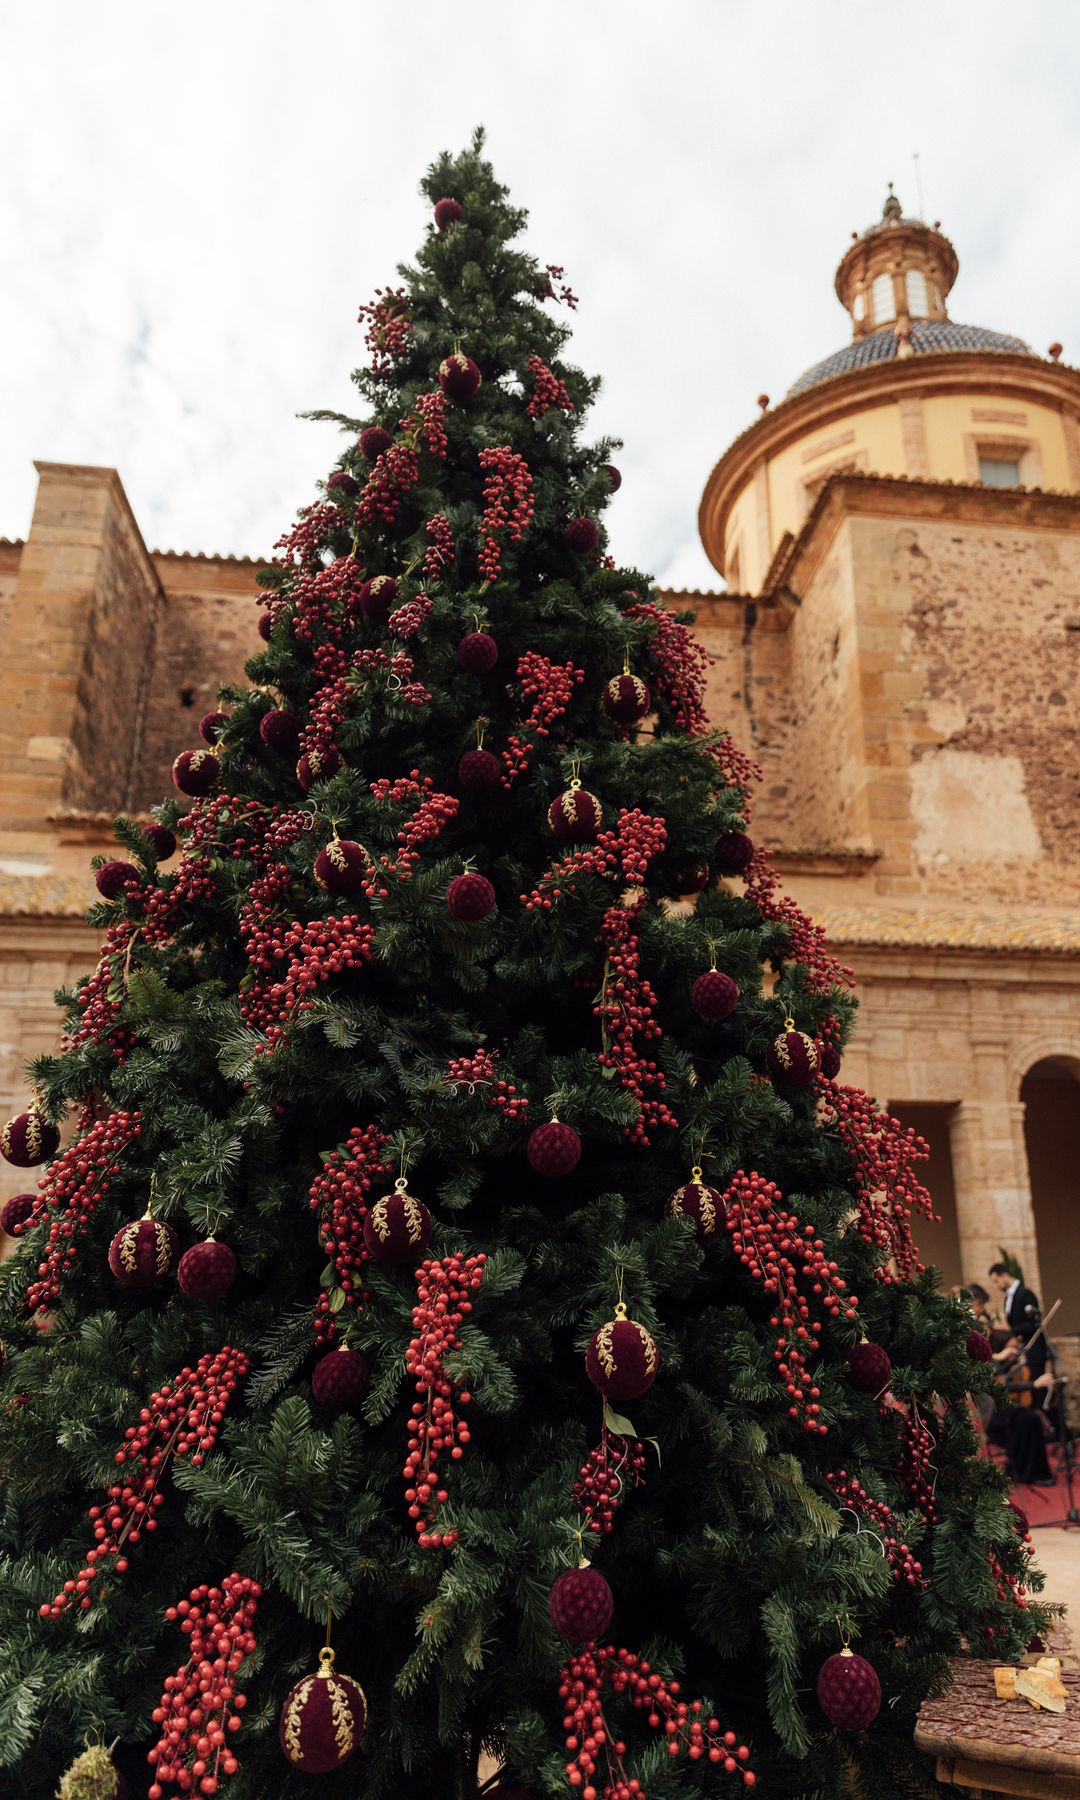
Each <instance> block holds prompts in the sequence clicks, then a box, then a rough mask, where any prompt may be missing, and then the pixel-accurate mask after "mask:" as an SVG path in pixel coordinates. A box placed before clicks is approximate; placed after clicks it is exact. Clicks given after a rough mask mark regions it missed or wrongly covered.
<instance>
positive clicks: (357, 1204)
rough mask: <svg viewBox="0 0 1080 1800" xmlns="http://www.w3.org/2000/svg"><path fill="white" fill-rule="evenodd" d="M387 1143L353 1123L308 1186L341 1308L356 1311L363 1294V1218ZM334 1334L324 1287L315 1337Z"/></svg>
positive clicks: (373, 1128)
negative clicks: (332, 1267)
mask: <svg viewBox="0 0 1080 1800" xmlns="http://www.w3.org/2000/svg"><path fill="white" fill-rule="evenodd" d="M386 1141H387V1134H386V1132H385V1131H380V1129H379V1127H378V1126H377V1125H354V1126H353V1128H352V1130H351V1131H350V1133H349V1135H348V1137H347V1139H346V1140H345V1143H344V1144H339V1145H338V1147H337V1149H336V1150H331V1151H330V1153H329V1155H328V1156H327V1157H326V1160H325V1162H324V1163H323V1166H322V1168H321V1169H320V1171H319V1173H318V1174H317V1175H316V1177H315V1179H314V1181H313V1182H312V1184H311V1186H310V1188H309V1189H308V1205H309V1206H310V1207H311V1209H312V1211H313V1212H314V1213H316V1214H317V1217H318V1228H319V1242H320V1244H321V1245H322V1248H323V1249H324V1250H325V1252H326V1254H327V1257H328V1258H329V1259H330V1261H331V1262H332V1263H333V1265H334V1275H335V1277H336V1286H337V1288H338V1289H339V1290H340V1293H341V1294H342V1296H343V1299H342V1300H341V1301H340V1303H339V1304H340V1305H341V1306H343V1307H344V1306H348V1307H350V1308H352V1309H353V1310H355V1311H359V1310H360V1308H361V1307H362V1306H363V1305H364V1301H365V1298H366V1296H365V1294H364V1290H363V1287H362V1285H361V1277H362V1271H363V1267H364V1264H365V1263H366V1262H367V1260H368V1250H367V1246H366V1245H365V1243H364V1220H365V1219H366V1217H367V1211H368V1195H369V1194H370V1192H371V1188H372V1184H373V1183H374V1182H375V1181H376V1180H379V1179H381V1178H382V1177H383V1176H387V1175H390V1174H391V1173H392V1170H391V1168H390V1165H389V1164H388V1163H385V1162H383V1160H382V1149H383V1146H384V1144H385V1143H386ZM336 1336H337V1324H336V1314H335V1307H334V1298H333V1295H332V1293H331V1292H330V1291H329V1289H328V1287H325V1286H324V1288H323V1290H322V1292H321V1293H320V1295H319V1299H318V1303H317V1305H316V1309H315V1337H316V1341H317V1342H318V1343H320V1344H330V1343H333V1341H334V1339H335V1337H336Z"/></svg>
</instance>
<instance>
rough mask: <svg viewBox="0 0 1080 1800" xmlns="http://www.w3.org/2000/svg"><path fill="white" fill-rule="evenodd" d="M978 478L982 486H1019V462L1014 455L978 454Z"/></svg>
mask: <svg viewBox="0 0 1080 1800" xmlns="http://www.w3.org/2000/svg"><path fill="white" fill-rule="evenodd" d="M979 480H980V481H981V482H982V484H983V486H984V487H1019V486H1020V464H1019V462H1018V461H1017V460H1016V458H1015V457H1008V458H1005V457H1001V456H980V458H979Z"/></svg>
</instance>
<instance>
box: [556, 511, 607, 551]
mask: <svg viewBox="0 0 1080 1800" xmlns="http://www.w3.org/2000/svg"><path fill="white" fill-rule="evenodd" d="M563 537H564V538H565V540H566V542H567V544H568V545H569V547H570V549H571V550H574V551H576V552H577V554H578V555H579V556H589V555H591V553H592V552H593V551H594V550H595V549H596V546H597V544H598V543H599V542H600V532H599V530H598V528H597V524H596V521H595V519H590V518H587V517H586V516H585V515H584V514H582V515H581V517H580V518H577V519H571V520H570V522H569V524H568V525H566V526H564V527H563Z"/></svg>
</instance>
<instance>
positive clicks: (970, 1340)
mask: <svg viewBox="0 0 1080 1800" xmlns="http://www.w3.org/2000/svg"><path fill="white" fill-rule="evenodd" d="M2 1223H3V1214H0V1224H2ZM965 1348H966V1350H967V1353H968V1355H969V1356H970V1358H971V1360H972V1362H981V1363H987V1362H989V1361H990V1360H991V1358H992V1356H993V1354H994V1350H993V1346H992V1344H991V1342H990V1339H989V1338H988V1337H984V1336H983V1334H982V1332H981V1331H969V1332H968V1334H967V1343H966V1345H965Z"/></svg>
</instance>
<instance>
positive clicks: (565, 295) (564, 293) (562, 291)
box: [544, 263, 578, 312]
mask: <svg viewBox="0 0 1080 1800" xmlns="http://www.w3.org/2000/svg"><path fill="white" fill-rule="evenodd" d="M544 266H545V270H546V273H547V278H548V283H547V291H546V293H545V296H544V297H545V299H548V300H561V301H562V303H563V305H564V306H568V307H569V308H570V311H571V312H573V311H574V310H575V309H576V307H577V303H578V297H577V295H576V294H575V293H574V291H573V289H572V288H569V287H567V285H566V270H565V269H564V268H562V267H561V265H560V264H559V263H546V264H545V265H544Z"/></svg>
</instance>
